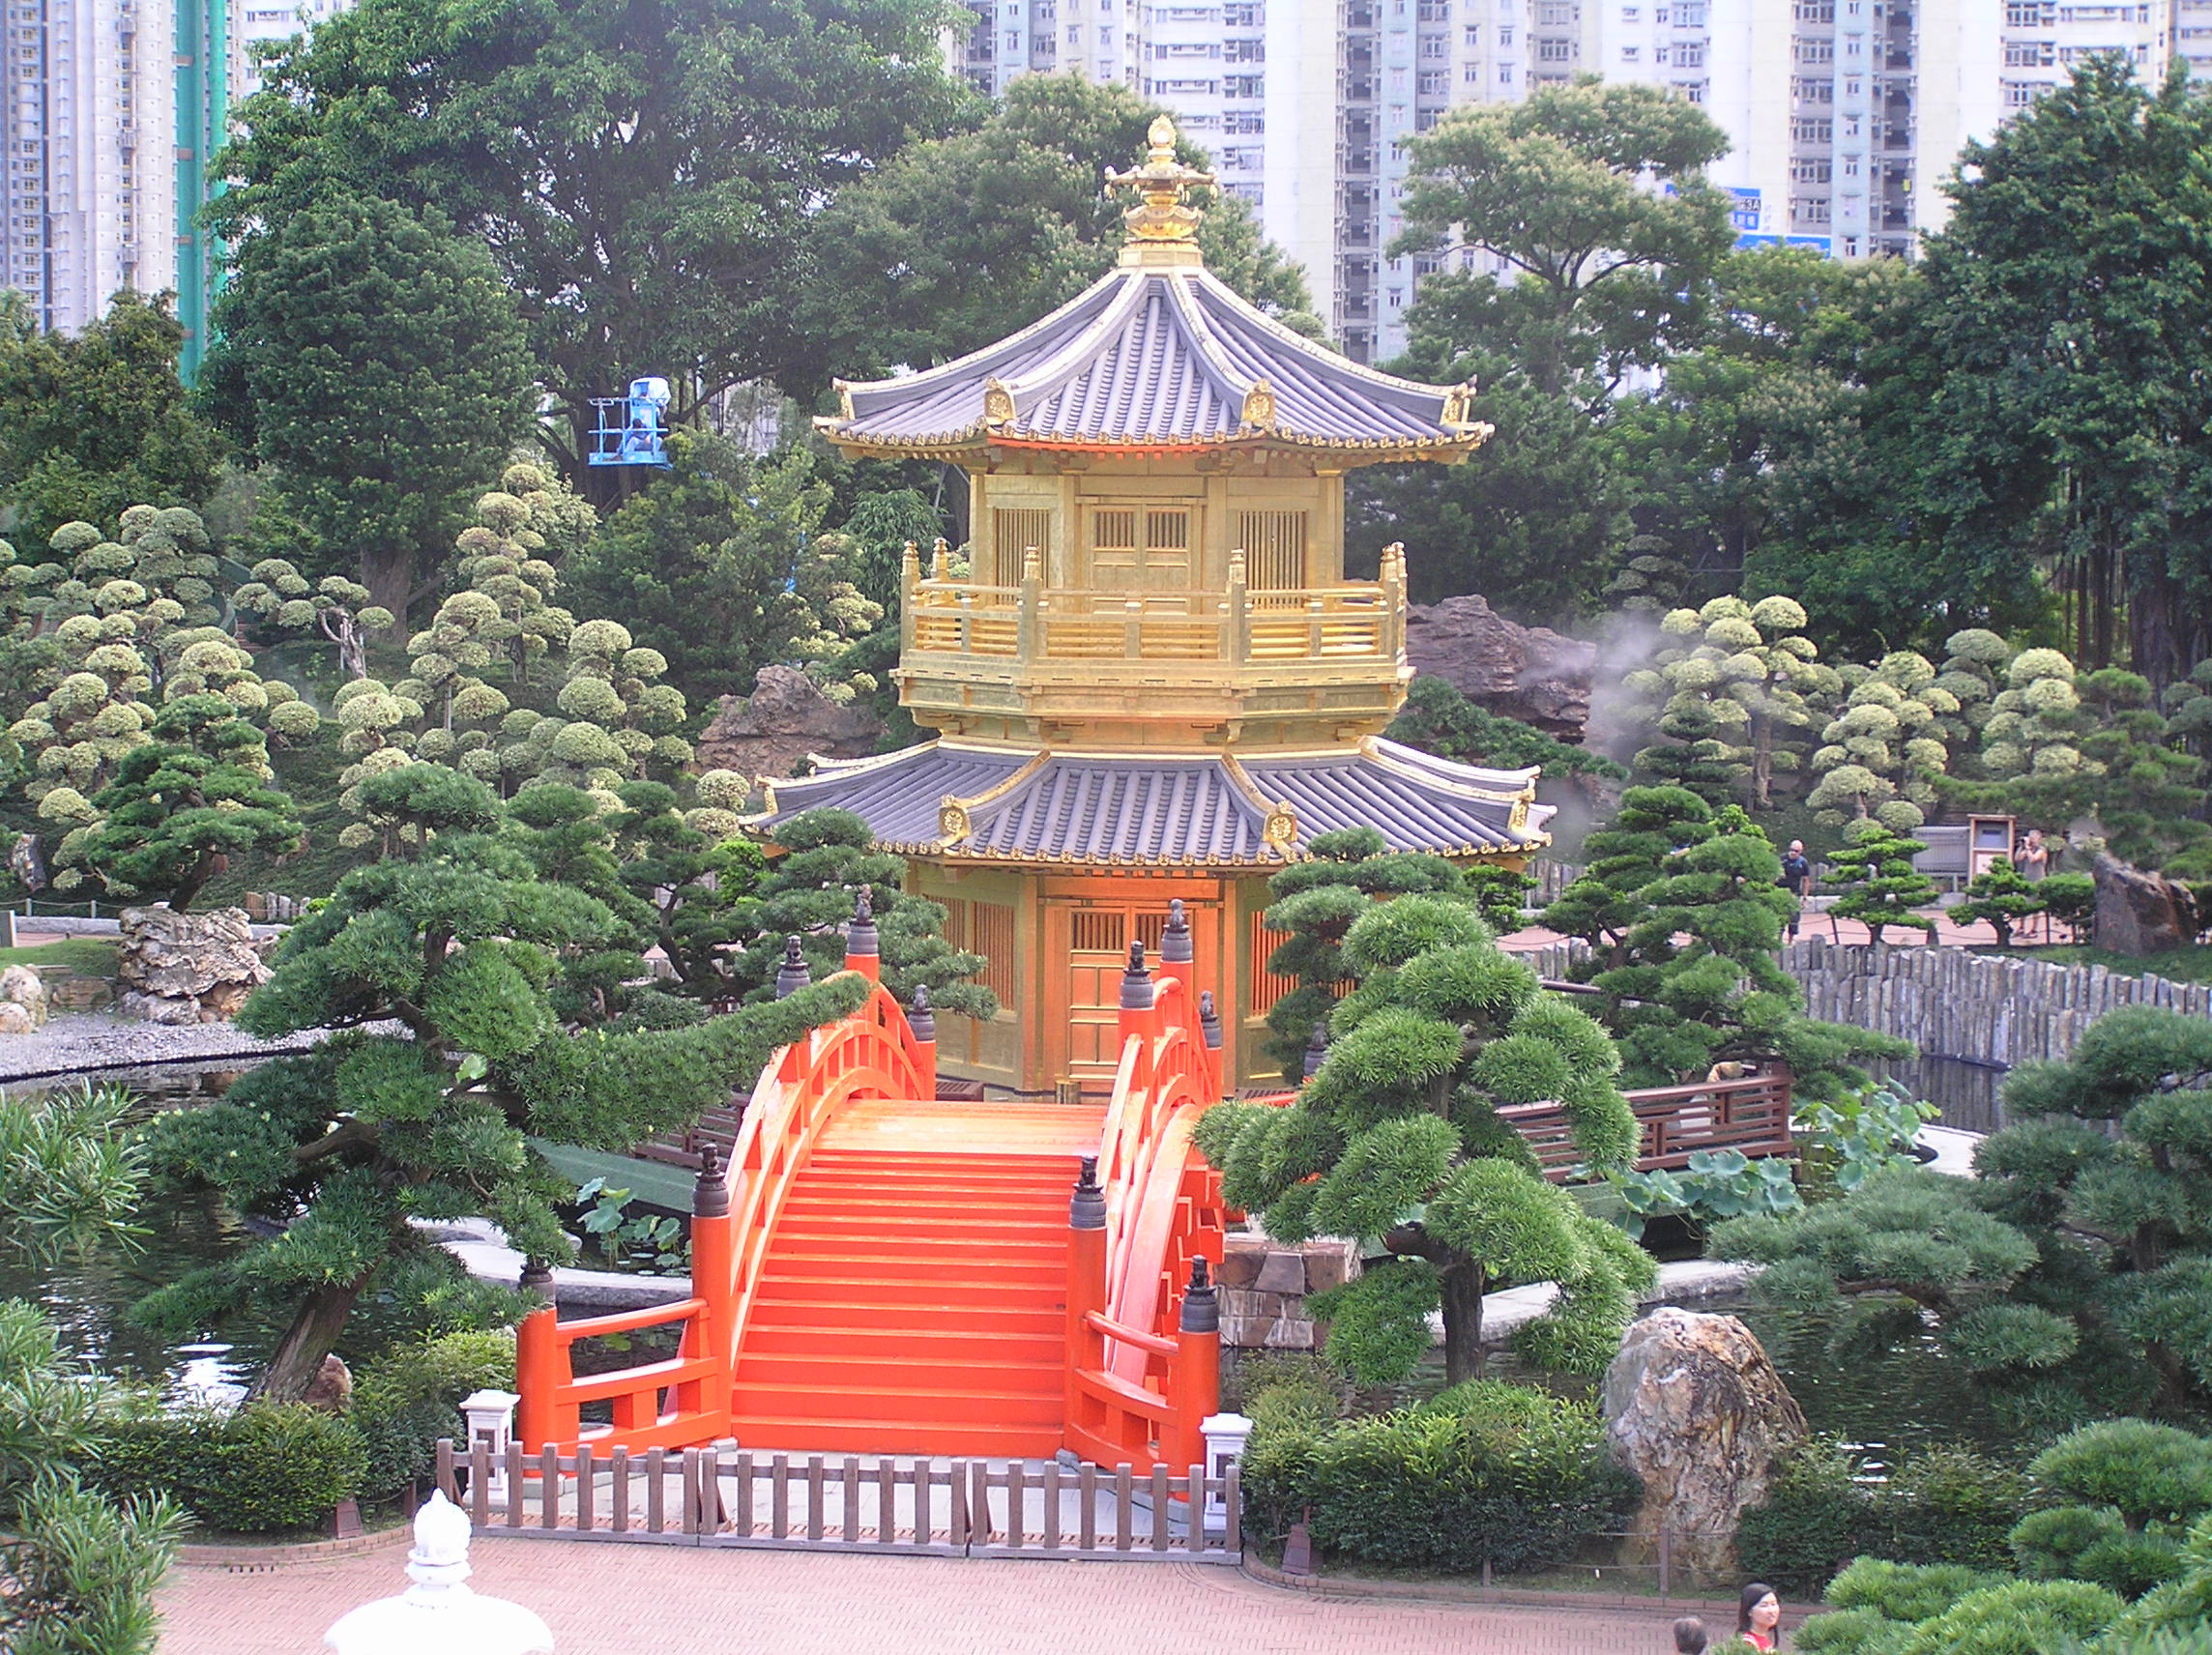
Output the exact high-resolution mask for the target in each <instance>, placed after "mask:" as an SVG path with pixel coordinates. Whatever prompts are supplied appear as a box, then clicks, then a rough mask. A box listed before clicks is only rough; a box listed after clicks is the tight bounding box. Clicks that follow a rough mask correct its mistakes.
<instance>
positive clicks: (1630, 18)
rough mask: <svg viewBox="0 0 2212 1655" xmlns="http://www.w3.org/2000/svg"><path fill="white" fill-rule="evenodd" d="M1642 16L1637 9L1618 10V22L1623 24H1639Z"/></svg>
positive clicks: (1623, 8) (1640, 11)
mask: <svg viewBox="0 0 2212 1655" xmlns="http://www.w3.org/2000/svg"><path fill="white" fill-rule="evenodd" d="M1643 16H1644V14H1643V12H1642V10H1641V9H1639V8H1638V7H1635V6H1623V7H1622V8H1621V9H1620V20H1621V21H1622V22H1624V23H1634V22H1640V21H1641V20H1642V19H1643Z"/></svg>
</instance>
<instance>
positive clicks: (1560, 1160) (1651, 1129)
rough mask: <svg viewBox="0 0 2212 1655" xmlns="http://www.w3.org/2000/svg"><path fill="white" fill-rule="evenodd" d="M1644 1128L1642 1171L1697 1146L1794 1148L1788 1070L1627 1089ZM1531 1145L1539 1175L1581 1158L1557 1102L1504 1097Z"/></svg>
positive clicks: (1677, 1165) (1667, 1168) (1669, 1163)
mask: <svg viewBox="0 0 2212 1655" xmlns="http://www.w3.org/2000/svg"><path fill="white" fill-rule="evenodd" d="M1626 1096H1627V1098H1628V1106H1629V1108H1631V1109H1632V1110H1634V1111H1635V1112H1636V1123H1637V1125H1638V1126H1639V1127H1640V1128H1641V1129H1642V1138H1641V1140H1640V1142H1639V1144H1638V1146H1637V1151H1636V1170H1637V1171H1638V1172H1640V1173H1656V1172H1670V1173H1678V1172H1680V1171H1681V1170H1682V1169H1683V1168H1684V1167H1687V1166H1688V1165H1689V1164H1690V1157H1691V1156H1692V1155H1693V1154H1695V1153H1696V1152H1697V1151H1698V1150H1700V1149H1735V1150H1738V1151H1740V1152H1741V1153H1743V1154H1745V1155H1747V1156H1749V1157H1751V1158H1752V1159H1753V1160H1758V1159H1759V1158H1760V1157H1761V1156H1764V1155H1788V1154H1791V1153H1794V1150H1795V1146H1794V1144H1793V1143H1792V1140H1791V1138H1790V1109H1791V1107H1792V1106H1791V1100H1790V1076H1789V1075H1788V1074H1786V1073H1781V1072H1777V1073H1774V1074H1771V1075H1755V1076H1752V1077H1749V1078H1747V1079H1744V1080H1735V1081H1713V1082H1707V1083H1703V1084H1700V1085H1696V1086H1674V1087H1647V1088H1644V1089H1641V1090H1637V1091H1632V1092H1629V1093H1627V1094H1626ZM1498 1113H1499V1118H1502V1119H1504V1120H1506V1121H1509V1122H1511V1124H1512V1126H1513V1128H1514V1130H1515V1131H1517V1132H1519V1133H1520V1134H1521V1136H1522V1137H1523V1138H1525V1139H1527V1140H1528V1147H1529V1148H1531V1149H1533V1150H1534V1151H1535V1152H1536V1161H1537V1164H1538V1165H1539V1166H1540V1167H1542V1168H1543V1170H1544V1176H1546V1177H1548V1178H1550V1179H1552V1180H1553V1181H1554V1182H1555V1183H1557V1182H1560V1181H1562V1180H1564V1179H1565V1178H1566V1177H1567V1176H1569V1175H1570V1174H1571V1173H1572V1172H1573V1171H1574V1169H1575V1168H1576V1167H1577V1166H1579V1165H1580V1164H1581V1163H1582V1160H1583V1152H1582V1150H1581V1148H1580V1147H1577V1145H1576V1144H1575V1140H1574V1121H1573V1119H1572V1118H1571V1117H1570V1116H1569V1115H1568V1113H1567V1111H1566V1110H1565V1109H1564V1108H1562V1107H1561V1106H1560V1105H1558V1104H1556V1103H1521V1104H1508V1105H1506V1106H1505V1107H1503V1108H1501V1109H1499V1112H1498Z"/></svg>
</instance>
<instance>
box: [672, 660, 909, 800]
mask: <svg viewBox="0 0 2212 1655" xmlns="http://www.w3.org/2000/svg"><path fill="white" fill-rule="evenodd" d="M883 730H884V726H883V721H882V720H881V719H879V718H878V717H877V716H876V715H875V713H874V712H873V711H871V710H870V709H868V708H867V707H865V706H862V705H859V704H855V705H853V706H839V705H838V704H837V703H836V702H834V701H831V700H830V699H829V697H828V696H827V695H824V694H823V693H822V691H821V690H819V689H818V688H816V687H815V685H814V682H813V681H812V680H810V679H809V678H808V677H807V676H806V675H805V674H804V673H802V672H800V670H799V669H798V668H796V667H785V666H769V667H763V668H761V670H760V676H759V677H758V678H756V679H755V680H754V681H753V692H752V694H751V695H749V696H746V697H744V698H742V699H740V698H739V697H737V696H734V695H725V696H723V697H722V710H721V711H719V712H717V713H715V714H714V719H713V723H711V724H709V725H708V726H707V728H706V730H705V732H704V733H703V734H702V735H701V736H700V738H699V742H698V754H699V768H700V769H724V770H736V771H737V772H738V773H739V774H741V775H749V776H768V777H770V778H771V779H772V778H774V777H777V776H787V775H791V774H793V773H794V772H795V771H796V770H797V769H798V768H799V766H800V762H801V761H802V760H804V759H805V758H806V756H807V755H808V754H810V753H820V754H823V755H824V756H825V757H828V758H832V759H859V758H865V757H866V756H867V755H868V754H870V753H872V752H874V751H875V750H876V738H877V737H879V736H881V735H882V734H883Z"/></svg>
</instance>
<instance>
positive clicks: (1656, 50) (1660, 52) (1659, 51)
mask: <svg viewBox="0 0 2212 1655" xmlns="http://www.w3.org/2000/svg"><path fill="white" fill-rule="evenodd" d="M1671 55H1672V54H1671V53H1670V52H1669V51H1668V49H1667V47H1666V45H1665V44H1664V43H1662V44H1659V45H1655V46H1653V47H1652V48H1651V61H1652V62H1653V63H1656V64H1662V65H1663V64H1665V63H1666V62H1667V60H1668V58H1669V57H1670V56H1671Z"/></svg>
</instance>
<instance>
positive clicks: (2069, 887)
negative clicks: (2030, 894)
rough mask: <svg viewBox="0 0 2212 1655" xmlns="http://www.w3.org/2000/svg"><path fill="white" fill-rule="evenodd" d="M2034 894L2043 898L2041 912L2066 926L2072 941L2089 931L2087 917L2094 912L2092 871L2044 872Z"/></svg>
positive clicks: (2091, 915) (2095, 888) (2095, 903)
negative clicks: (2090, 872)
mask: <svg viewBox="0 0 2212 1655" xmlns="http://www.w3.org/2000/svg"><path fill="white" fill-rule="evenodd" d="M2037 894H2038V895H2040V896H2041V897H2042V899H2043V908H2044V912H2045V913H2047V914H2049V915H2051V917H2052V918H2053V919H2055V920H2057V921H2058V922H2059V924H2061V925H2063V926H2065V927H2066V932H2067V935H2068V936H2070V937H2072V938H2073V939H2074V941H2075V942H2077V943H2079V942H2081V939H2082V938H2084V937H2086V936H2087V935H2088V934H2089V921H2090V920H2091V919H2092V918H2093V917H2094V916H2095V915H2096V912H2097V881H2096V878H2095V876H2094V875H2091V874H2081V873H2066V874H2045V875H2044V876H2043V881H2042V884H2041V885H2040V886H2038V887H2037Z"/></svg>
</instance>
